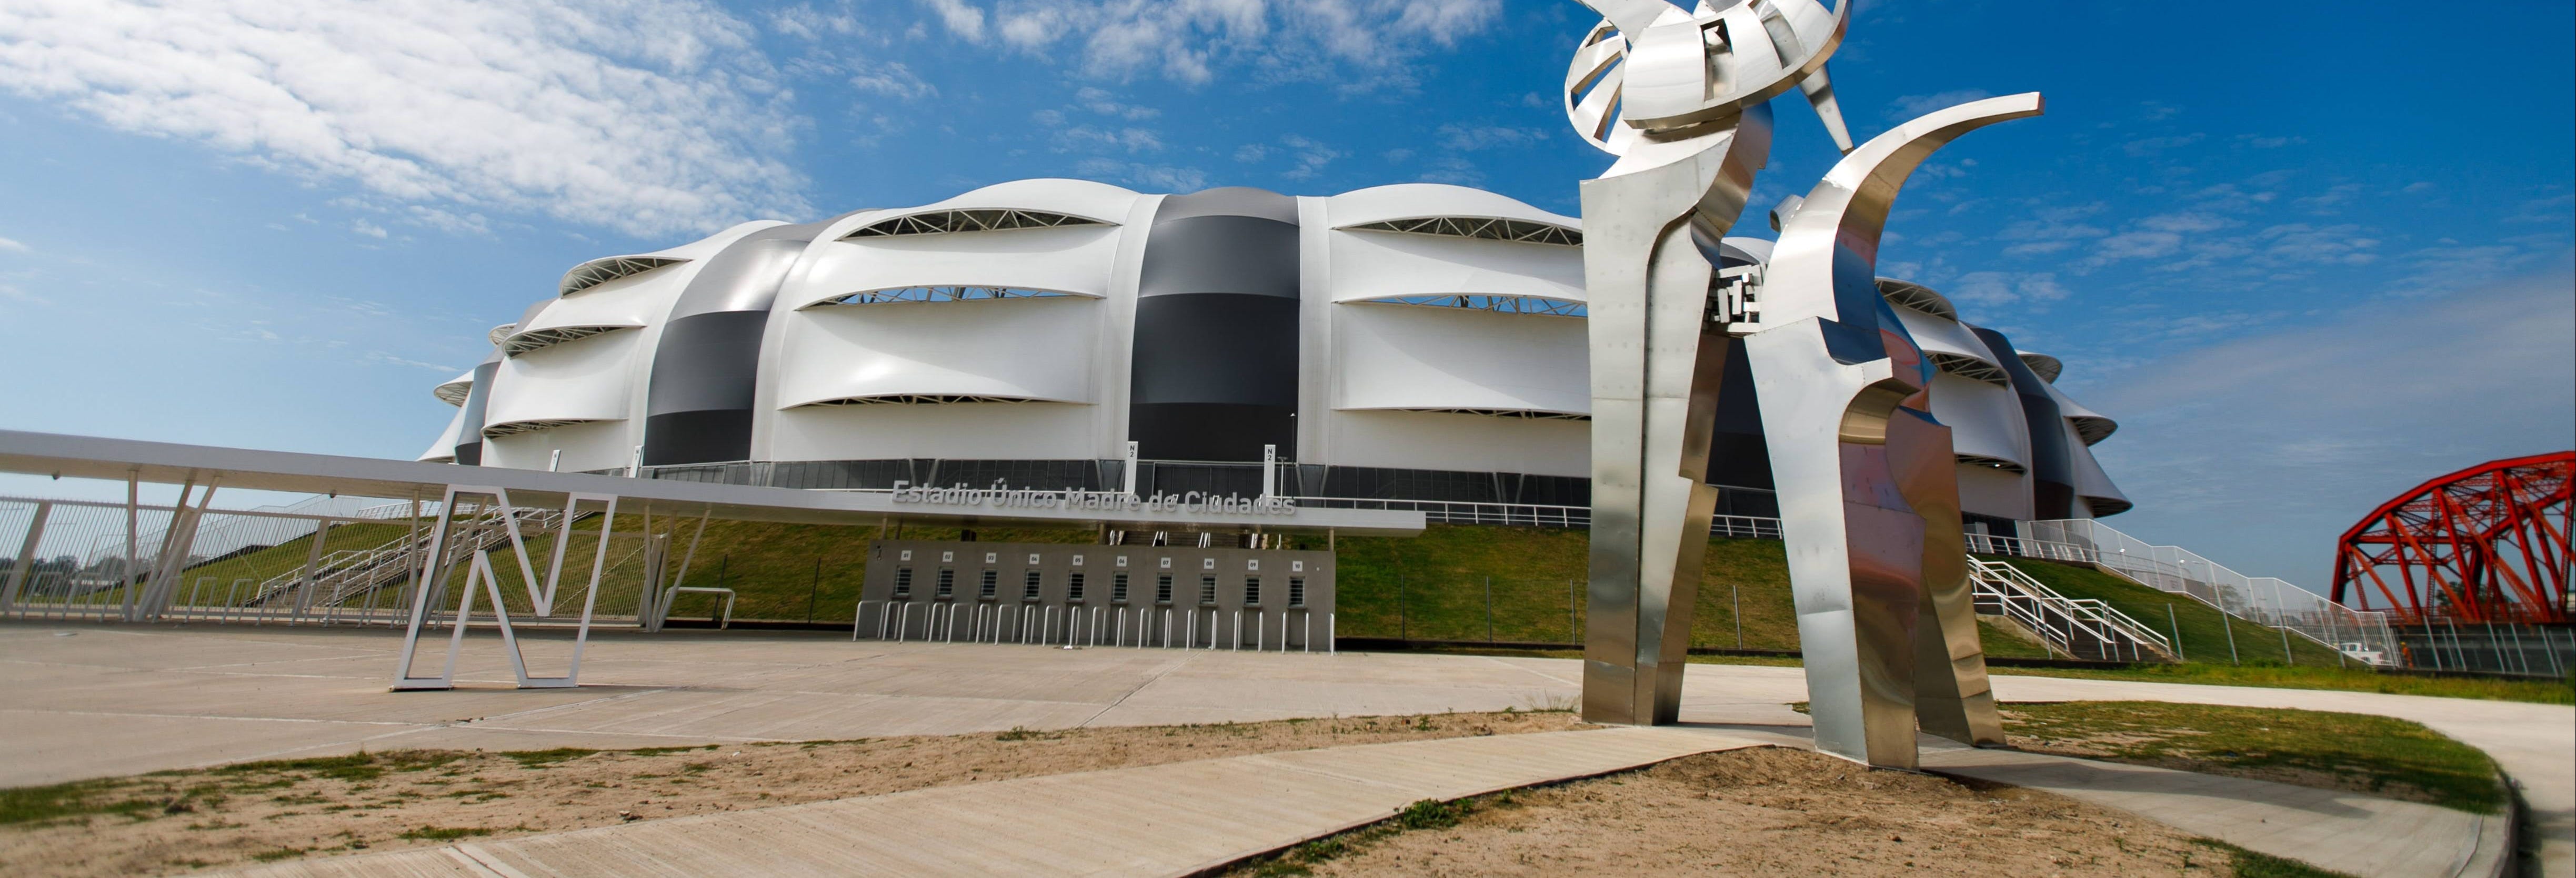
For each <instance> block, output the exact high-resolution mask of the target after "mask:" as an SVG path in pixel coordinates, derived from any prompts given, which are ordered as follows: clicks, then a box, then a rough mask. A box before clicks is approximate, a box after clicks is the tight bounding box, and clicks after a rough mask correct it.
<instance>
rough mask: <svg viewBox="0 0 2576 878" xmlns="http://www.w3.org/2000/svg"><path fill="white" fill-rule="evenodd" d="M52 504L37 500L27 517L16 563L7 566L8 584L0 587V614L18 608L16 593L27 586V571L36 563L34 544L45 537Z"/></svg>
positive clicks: (51, 515) (52, 508) (8, 612)
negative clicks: (33, 510) (24, 536)
mask: <svg viewBox="0 0 2576 878" xmlns="http://www.w3.org/2000/svg"><path fill="white" fill-rule="evenodd" d="M53 513H54V504H52V503H46V502H41V501H39V502H38V503H37V504H36V511H35V512H34V513H33V514H31V515H29V516H28V518H27V538H26V540H24V541H22V542H20V543H19V544H18V563H16V564H15V565H12V566H11V567H10V568H9V584H8V586H7V587H6V588H0V615H9V614H11V613H14V612H16V611H17V609H18V595H19V594H20V593H21V592H22V590H23V589H25V588H26V586H27V575H28V572H29V571H31V570H33V569H34V568H35V565H36V546H37V545H38V544H39V543H42V542H43V541H44V539H45V522H46V520H47V519H49V518H52V517H53Z"/></svg>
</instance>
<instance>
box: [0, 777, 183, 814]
mask: <svg viewBox="0 0 2576 878" xmlns="http://www.w3.org/2000/svg"><path fill="white" fill-rule="evenodd" d="M137 786H139V785H138V784H135V783H133V782H132V781H128V780H123V779H100V780H82V781H73V782H71V783H60V784H53V785H50V786H41V787H17V788H14V789H6V790H0V825H9V824H17V823H44V822H52V821H57V820H69V819H73V818H79V817H89V816H93V815H114V816H118V817H130V818H133V819H136V820H148V819H151V818H152V817H153V816H154V815H156V814H159V813H178V812H175V811H165V809H167V808H170V807H173V806H180V807H182V808H183V809H184V808H185V806H186V804H187V803H186V801H185V800H184V799H152V798H133V797H131V793H132V792H136V791H137V790H136V789H135V788H136V787H137Z"/></svg>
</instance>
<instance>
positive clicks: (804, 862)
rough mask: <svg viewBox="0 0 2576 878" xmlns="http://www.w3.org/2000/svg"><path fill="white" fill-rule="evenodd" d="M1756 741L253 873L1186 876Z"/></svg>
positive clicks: (857, 808) (1438, 756)
mask: <svg viewBox="0 0 2576 878" xmlns="http://www.w3.org/2000/svg"><path fill="white" fill-rule="evenodd" d="M1752 746H1759V743H1758V742H1756V741H1753V740H1750V739H1747V738H1742V737H1737V736H1732V735H1727V734H1724V733H1721V732H1715V731H1709V730H1704V729H1685V728H1671V727H1667V728H1654V729H1648V728H1619V729H1599V730H1594V731H1582V732H1546V733H1539V734H1527V735H1496V736H1491V737H1482V738H1447V739H1442V740H1435V741H1409V742H1405V743H1399V744H1372V745H1365V746H1356V747H1336V748H1331V749H1325V750H1302V751H1295V752H1288V753H1271V754H1263V755H1259V756H1237V757H1232V758H1227V759H1208V760H1201V761H1197V762H1180V763H1173V764H1168V765H1155V766H1148V767H1143V768H1127V769H1117V770H1111V771H1088V772H1080V773H1076V774H1058V775H1048V776H1044V777H1032V778H1022V779H1018V780H1008V781H998V782H994V783H980V784H965V785H962V786H948V787H934V788H931V789H926V790H913V791H910V792H902V793H892V794H888V795H882V796H866V797H861V798H854V799H840V800H836V801H829V802H813V803H809V804H804V805H789V806H784V807H778V808H766V809H761V810H757V811H737V812H726V813H719V814H706V815H700V816H696V817H681V818H674V819H670V820H654V821H647V822H643V823H631V824H627V825H623V826H609V827H602V828H598V829H585V830H579V831H574V832H564V833H555V834H549V835H537V836H530V837H527V838H517V839H510V840H506V841H494V842H482V843H476V844H465V845H453V846H449V847H445V848H433V849H427V850H413V851H398V852H390V853H384V854H371V855H362V856H353V857H339V858H334V859H327V860H311V861H305V862H299V863H285V864H278V865H274V866H267V867H262V868H258V869H252V870H247V871H244V872H241V873H238V874H242V875H259V876H315V878H320V876H377V875H420V876H430V875H474V876H501V875H507V876H526V878H535V876H575V875H582V876H589V875H645V874H657V875H702V876H720V875H759V876H772V875H779V876H784V875H854V874H856V875H957V876H987V875H1029V876H1079V875H1121V876H1126V875H1187V874H1190V873H1193V872H1196V871H1199V870H1201V869H1206V868H1210V867H1214V866H1220V865H1223V864H1226V863H1229V862H1233V861H1235V860H1238V859H1242V858H1244V857H1247V856H1251V855H1254V854H1259V853H1262V852H1265V851H1271V850H1276V849H1279V848H1283V847H1287V846H1289V845H1293V844H1297V843H1299V842H1303V841H1306V840H1309V839H1313V838H1318V837H1321V836H1325V835H1330V834H1333V833H1336V832H1340V831H1343V830H1346V829H1350V828H1352V827H1355V826H1359V825H1361V824H1365V823H1370V822H1374V821H1377V820H1383V819H1386V818H1387V817H1389V816H1391V815H1393V814H1394V813H1395V812H1397V811H1399V810H1402V809H1403V808H1404V806H1405V805H1407V804H1410V803H1413V802H1417V801H1421V800H1423V799H1441V800H1448V799H1456V798H1461V797H1465V796H1472V795H1478V794H1481V793H1489V792H1493V791H1496V790H1502V789H1509V788H1513V787H1522V786H1528V785H1530V784H1536V783H1546V782H1549V781H1558V780H1566V779H1570V778H1579V777H1590V776H1593V775H1599V774H1607V773H1610V772H1614V771H1622V770H1625V769H1630V768H1635V767H1638V766H1643V765H1651V764H1654V763H1657V762H1662V761H1664V760H1667V759H1674V758H1678V757H1682V756H1688V755H1691V754H1694V753H1706V752H1711V751H1717V750H1732V749H1737V748H1741V747H1752Z"/></svg>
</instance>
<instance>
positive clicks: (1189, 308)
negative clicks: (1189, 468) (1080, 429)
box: [1127, 188, 1303, 461]
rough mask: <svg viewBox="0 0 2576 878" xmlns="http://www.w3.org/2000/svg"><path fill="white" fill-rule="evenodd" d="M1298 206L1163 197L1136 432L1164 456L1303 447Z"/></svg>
mask: <svg viewBox="0 0 2576 878" xmlns="http://www.w3.org/2000/svg"><path fill="white" fill-rule="evenodd" d="M1296 222H1297V200H1296V199H1294V198H1291V197H1288V196H1285V195H1280V194H1277V193H1274V192H1265V191H1262V190H1259V189H1242V188H1229V189H1211V190H1208V191H1206V192H1200V193H1195V194H1191V195H1177V196H1173V197H1170V198H1166V199H1163V202H1162V204H1161V205H1160V206H1159V207H1157V208H1156V209H1155V218H1154V226H1153V230H1152V232H1151V233H1150V235H1149V236H1148V237H1147V238H1146V242H1145V253H1144V258H1143V263H1142V265H1141V267H1140V270H1139V275H1138V278H1137V300H1136V326H1135V349H1134V351H1133V354H1132V357H1131V358H1130V360H1129V363H1130V367H1129V369H1130V371H1129V379H1128V380H1129V395H1128V399H1129V404H1128V424H1127V436H1128V438H1129V439H1131V440H1134V441H1135V442H1136V443H1137V448H1138V452H1139V453H1140V454H1142V455H1144V456H1145V457H1148V458H1156V459H1163V460H1208V461H1243V460H1260V459H1261V449H1262V446H1264V445H1270V446H1276V447H1277V449H1278V452H1279V455H1280V457H1281V458H1282V459H1294V458H1295V456H1296V448H1297V381H1298V369H1297V362H1298V321H1299V308H1300V305H1301V302H1302V295H1303V287H1302V284H1301V272H1300V269H1299V251H1300V242H1299V240H1298V234H1297V224H1296Z"/></svg>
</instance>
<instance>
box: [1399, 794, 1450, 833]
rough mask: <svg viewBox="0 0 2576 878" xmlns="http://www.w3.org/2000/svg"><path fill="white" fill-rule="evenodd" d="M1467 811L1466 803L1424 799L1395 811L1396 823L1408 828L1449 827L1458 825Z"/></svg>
mask: <svg viewBox="0 0 2576 878" xmlns="http://www.w3.org/2000/svg"><path fill="white" fill-rule="evenodd" d="M1466 813H1467V806H1466V805H1462V804H1452V803H1449V802H1443V801H1440V800H1439V799H1424V800H1422V801H1419V802H1415V803H1413V804H1410V805H1406V806H1404V810H1402V811H1397V812H1395V825H1397V826H1401V827H1403V828H1406V829H1447V828H1449V827H1452V826H1456V825H1458V818H1460V817H1464V816H1466Z"/></svg>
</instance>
